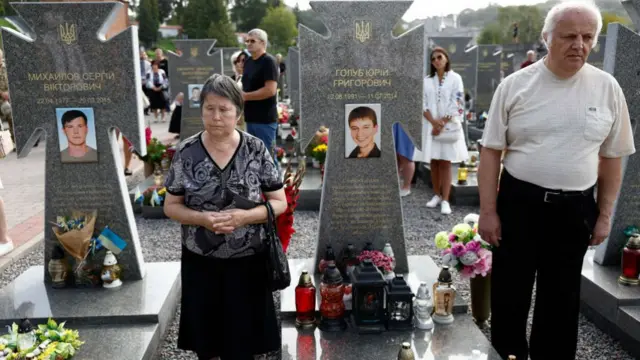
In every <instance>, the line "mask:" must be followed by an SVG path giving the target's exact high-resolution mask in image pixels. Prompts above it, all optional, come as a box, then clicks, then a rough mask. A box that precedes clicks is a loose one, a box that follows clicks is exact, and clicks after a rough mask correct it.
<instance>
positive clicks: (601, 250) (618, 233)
mask: <svg viewBox="0 0 640 360" xmlns="http://www.w3.org/2000/svg"><path fill="white" fill-rule="evenodd" d="M630 3H631V2H623V4H630ZM634 4H635V6H636V9H638V8H640V3H639V2H638V1H636V2H635V3H634ZM638 26H640V24H636V27H638ZM638 59H640V35H638V34H637V33H634V32H633V31H631V30H630V29H629V28H627V27H625V26H624V25H620V24H610V25H609V29H608V31H607V47H606V50H605V59H604V70H605V71H607V72H608V73H610V74H612V75H613V76H614V77H615V78H616V80H617V81H618V83H619V84H620V86H621V87H622V90H623V92H624V96H625V98H626V100H627V106H628V107H629V114H630V116H631V126H632V127H633V132H634V141H635V146H636V149H640V136H638V134H637V133H636V129H637V125H638V121H639V120H640V63H639V62H638ZM622 172H623V177H622V186H621V188H620V194H624V196H620V195H619V196H618V199H617V200H616V203H615V205H614V212H613V222H612V227H611V233H610V236H609V238H608V239H606V240H605V241H604V242H603V243H602V244H601V245H600V246H598V248H597V250H596V255H595V261H596V262H597V263H598V264H601V265H614V264H619V263H620V260H621V256H622V248H623V247H624V245H625V243H626V240H627V239H626V237H625V235H624V232H623V230H624V228H626V227H627V226H629V225H636V226H640V222H638V206H637V204H638V201H640V182H639V180H638V173H639V172H640V155H638V153H636V154H634V155H631V156H629V157H626V158H624V159H623V160H622Z"/></svg>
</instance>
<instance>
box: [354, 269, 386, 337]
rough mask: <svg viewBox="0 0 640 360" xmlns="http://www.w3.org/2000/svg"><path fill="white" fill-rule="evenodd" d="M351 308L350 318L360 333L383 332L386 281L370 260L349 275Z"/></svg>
mask: <svg viewBox="0 0 640 360" xmlns="http://www.w3.org/2000/svg"><path fill="white" fill-rule="evenodd" d="M351 283H352V284H353V285H352V286H353V290H352V291H353V300H352V301H353V306H352V310H351V311H352V312H351V316H353V323H354V325H355V326H356V328H357V329H358V331H359V332H360V333H379V332H382V331H384V330H385V325H384V324H385V320H386V316H385V311H384V304H385V301H384V296H385V290H384V289H385V285H386V281H385V280H384V277H383V276H382V273H381V272H380V270H378V268H377V267H376V266H375V265H373V262H372V261H371V260H370V259H366V260H364V261H363V262H362V263H361V264H360V265H358V266H357V267H356V268H355V270H354V271H353V272H352V273H351Z"/></svg>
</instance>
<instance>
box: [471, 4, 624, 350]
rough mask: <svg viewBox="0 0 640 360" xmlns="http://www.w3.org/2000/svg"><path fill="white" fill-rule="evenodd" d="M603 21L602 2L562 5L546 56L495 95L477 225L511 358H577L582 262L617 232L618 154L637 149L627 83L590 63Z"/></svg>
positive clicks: (550, 24)
mask: <svg viewBox="0 0 640 360" xmlns="http://www.w3.org/2000/svg"><path fill="white" fill-rule="evenodd" d="M601 28H602V18H601V15H600V11H599V10H598V9H597V7H596V6H595V5H592V4H589V3H586V2H564V3H560V4H558V5H556V6H555V7H554V8H552V9H551V10H550V11H549V13H548V14H547V18H546V19H545V23H544V27H543V30H542V37H543V39H544V41H545V43H546V46H547V48H548V50H549V52H548V55H547V56H546V57H545V58H544V59H542V61H538V62H536V63H534V64H532V65H530V66H528V67H526V68H525V69H522V70H520V71H518V72H515V73H513V74H512V75H511V76H509V77H508V78H506V79H505V80H504V81H503V82H502V83H501V84H500V85H499V86H498V88H497V89H496V92H495V95H494V97H493V101H492V103H491V109H490V111H489V116H488V120H487V123H486V128H485V129H484V134H483V138H482V140H481V144H482V146H483V148H482V152H481V155H480V169H479V187H480V188H479V190H480V220H479V232H480V235H481V236H482V238H483V239H484V240H486V241H488V242H490V243H492V244H494V245H495V246H496V247H495V249H494V252H493V255H494V257H493V270H492V289H491V311H492V318H491V341H492V343H493V345H494V347H495V348H496V350H497V351H498V352H499V353H500V355H501V356H502V357H503V358H504V359H506V358H507V357H508V355H515V356H516V358H517V359H527V358H528V356H529V355H530V356H531V359H533V360H548V359H562V360H569V359H574V358H575V353H576V343H577V327H578V314H579V300H580V280H581V276H580V274H581V269H582V260H583V257H584V254H585V252H586V250H587V246H588V245H598V244H600V243H601V242H602V241H603V240H604V239H605V238H606V237H607V236H608V234H609V231H610V227H611V214H612V211H613V205H614V202H615V200H616V197H617V194H618V191H619V189H620V182H621V158H622V157H624V156H627V155H630V154H633V153H634V152H635V148H634V144H633V134H632V130H631V124H630V119H629V111H628V109H627V104H626V101H625V97H624V94H623V93H622V89H621V88H620V86H619V85H618V82H617V81H616V80H615V79H614V78H613V77H612V76H611V75H610V74H608V73H605V72H603V71H601V70H598V69H597V68H595V67H593V66H591V65H589V64H587V63H586V60H587V57H588V55H589V52H590V51H591V49H592V48H593V47H594V46H595V45H596V42H597V39H598V35H599V33H600V30H601ZM503 150H505V156H504V160H503V164H504V170H503V171H502V174H501V177H500V184H499V185H500V186H499V190H498V175H499V173H500V157H501V154H502V151H503ZM596 183H597V184H598V191H597V200H596V199H595V197H594V186H595V185H596ZM534 281H536V301H535V309H534V315H533V325H532V331H531V338H530V341H529V343H528V342H527V337H526V328H527V319H528V314H529V308H530V306H531V294H532V289H533V284H534Z"/></svg>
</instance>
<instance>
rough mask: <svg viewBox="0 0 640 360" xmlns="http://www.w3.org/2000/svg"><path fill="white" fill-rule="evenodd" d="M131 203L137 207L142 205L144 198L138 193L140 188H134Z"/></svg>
mask: <svg viewBox="0 0 640 360" xmlns="http://www.w3.org/2000/svg"><path fill="white" fill-rule="evenodd" d="M133 202H134V203H136V204H138V205H142V203H143V202H144V196H143V195H142V193H141V192H140V188H138V187H137V188H136V192H135V194H134V195H133Z"/></svg>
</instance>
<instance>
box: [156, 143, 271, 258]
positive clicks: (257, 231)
mask: <svg viewBox="0 0 640 360" xmlns="http://www.w3.org/2000/svg"><path fill="white" fill-rule="evenodd" d="M239 133H240V143H239V144H238V148H237V149H236V152H235V154H234V155H233V157H232V158H231V160H230V161H229V163H228V164H227V165H226V166H225V167H224V168H222V169H221V168H220V167H218V165H217V164H216V163H215V162H214V161H213V159H212V158H211V156H210V155H209V153H208V152H207V151H206V149H205V147H204V144H203V143H202V132H200V133H198V134H196V135H193V136H192V137H190V138H188V139H186V140H184V141H183V142H182V143H180V144H179V145H178V149H177V150H176V152H175V154H174V156H173V160H172V163H171V168H170V169H169V173H168V174H167V177H166V180H165V186H166V188H167V192H169V193H170V194H172V195H176V196H184V204H185V205H186V206H187V207H188V208H189V209H192V210H197V211H221V210H225V209H234V208H237V209H250V208H253V207H255V206H259V205H260V204H261V203H263V202H264V201H263V197H262V195H263V192H270V191H276V190H279V189H281V188H282V187H283V184H282V180H281V178H280V174H279V172H278V170H277V168H276V166H275V164H274V163H273V158H272V157H271V155H270V154H269V152H268V151H267V148H266V147H265V146H264V144H263V143H262V141H261V140H259V139H258V138H256V137H253V136H251V135H249V134H247V133H244V132H242V131H239ZM264 237H265V232H264V225H263V224H251V225H246V226H244V227H241V228H238V229H236V230H235V231H234V232H233V233H232V234H220V235H216V234H214V233H213V232H211V231H209V230H208V229H206V228H204V227H201V226H197V225H182V242H183V244H184V245H185V247H186V248H187V249H189V250H190V251H192V252H194V253H196V254H199V255H203V256H210V257H214V258H222V259H228V258H238V257H244V256H249V255H253V254H255V253H258V252H260V251H262V240H263V239H264Z"/></svg>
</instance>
